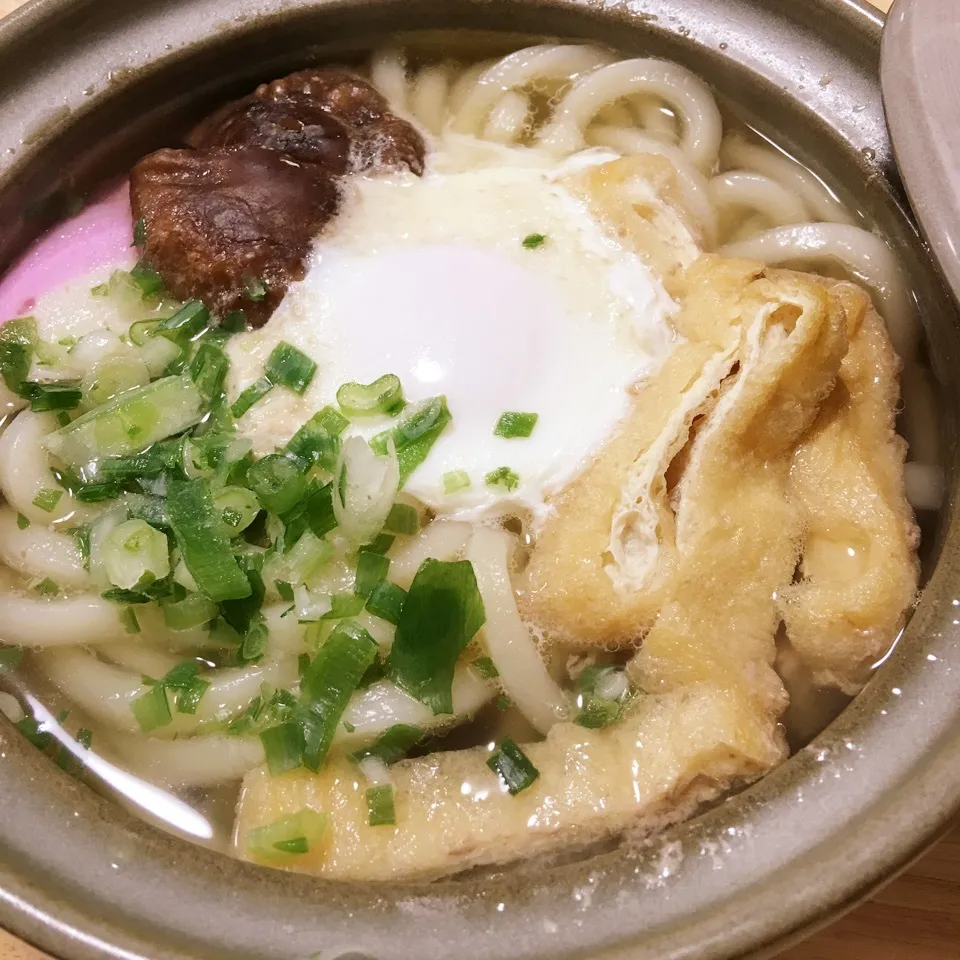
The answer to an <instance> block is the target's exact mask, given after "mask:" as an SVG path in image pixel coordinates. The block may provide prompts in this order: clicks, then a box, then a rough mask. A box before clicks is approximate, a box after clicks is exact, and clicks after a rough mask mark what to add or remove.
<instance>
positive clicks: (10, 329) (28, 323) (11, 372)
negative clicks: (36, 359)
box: [0, 317, 38, 393]
mask: <svg viewBox="0 0 960 960" xmlns="http://www.w3.org/2000/svg"><path fill="white" fill-rule="evenodd" d="M37 339H38V338H37V321H36V320H35V319H34V318H33V317H20V318H18V319H16V320H8V321H7V322H6V323H4V324H3V325H2V326H0V376H2V377H3V380H4V383H6V385H7V387H9V389H11V390H12V391H13V392H14V393H17V392H18V391H19V390H20V385H21V384H22V383H23V381H24V380H26V379H27V374H29V373H30V366H31V364H32V363H33V354H34V352H35V350H36V348H37Z"/></svg>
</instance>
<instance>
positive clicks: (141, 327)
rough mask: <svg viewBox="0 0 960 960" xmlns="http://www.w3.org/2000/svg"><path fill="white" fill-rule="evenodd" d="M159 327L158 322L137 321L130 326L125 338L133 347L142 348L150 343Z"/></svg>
mask: <svg viewBox="0 0 960 960" xmlns="http://www.w3.org/2000/svg"><path fill="white" fill-rule="evenodd" d="M159 326H160V321H159V320H137V321H136V322H135V323H132V324H130V329H129V330H128V331H127V336H128V337H129V338H130V342H131V343H132V344H133V345H134V346H135V347H144V346H146V345H147V344H148V343H149V342H150V340H151V338H152V337H153V336H154V335H155V333H156V329H157V327H159Z"/></svg>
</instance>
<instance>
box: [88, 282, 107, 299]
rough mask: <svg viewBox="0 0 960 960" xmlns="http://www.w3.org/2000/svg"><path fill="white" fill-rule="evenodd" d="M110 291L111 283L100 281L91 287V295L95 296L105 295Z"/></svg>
mask: <svg viewBox="0 0 960 960" xmlns="http://www.w3.org/2000/svg"><path fill="white" fill-rule="evenodd" d="M108 293H110V284H109V283H98V284H97V285H96V286H95V287H91V288H90V295H91V296H93V297H105V296H107V294H108Z"/></svg>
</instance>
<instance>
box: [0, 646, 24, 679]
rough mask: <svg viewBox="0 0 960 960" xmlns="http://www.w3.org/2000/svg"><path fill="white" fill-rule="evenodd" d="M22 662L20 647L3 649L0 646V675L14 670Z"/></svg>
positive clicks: (3, 647)
mask: <svg viewBox="0 0 960 960" xmlns="http://www.w3.org/2000/svg"><path fill="white" fill-rule="evenodd" d="M22 660H23V650H22V649H21V648H20V647H5V646H3V645H2V644H0V673H4V672H9V671H10V670H16V669H17V667H19V666H20V663H21V661H22Z"/></svg>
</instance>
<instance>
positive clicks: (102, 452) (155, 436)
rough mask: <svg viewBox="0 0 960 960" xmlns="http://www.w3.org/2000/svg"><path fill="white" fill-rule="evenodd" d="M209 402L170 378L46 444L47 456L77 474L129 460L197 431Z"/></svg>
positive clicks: (125, 396)
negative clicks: (190, 429) (186, 432)
mask: <svg viewBox="0 0 960 960" xmlns="http://www.w3.org/2000/svg"><path fill="white" fill-rule="evenodd" d="M205 409H206V402H205V398H204V396H203V394H201V393H200V391H199V390H198V389H197V387H196V385H195V384H194V383H193V381H192V380H189V379H186V378H184V377H177V376H174V377H165V378H164V379H162V380H156V381H154V382H153V383H151V384H148V385H147V386H145V387H139V388H137V389H136V390H129V391H127V392H126V393H121V394H119V395H118V396H116V397H114V398H113V399H112V400H110V401H109V402H107V403H105V404H104V405H103V406H101V407H97V408H96V409H94V410H91V411H90V412H89V413H85V414H84V415H83V416H82V417H78V418H77V419H76V420H74V421H73V422H72V423H71V424H69V425H68V426H66V427H63V428H61V429H60V430H57V431H56V432H55V433H52V434H50V435H49V436H48V437H47V438H46V440H44V444H43V445H44V446H45V447H46V449H47V452H48V453H50V454H52V455H53V456H55V457H57V458H58V459H59V460H62V461H63V462H64V463H65V464H67V465H68V466H71V467H74V468H75V469H88V468H89V465H90V464H91V463H94V462H96V461H100V460H104V459H106V458H107V457H127V456H130V455H131V454H135V453H139V452H141V451H142V450H146V449H147V448H148V447H150V446H151V445H152V444H154V443H158V442H159V441H161V440H166V438H167V437H170V436H173V435H174V434H176V433H180V432H182V431H183V430H186V429H187V428H188V427H192V426H194V424H196V423H198V422H199V421H200V419H201V418H202V417H203V414H204V411H205Z"/></svg>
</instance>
